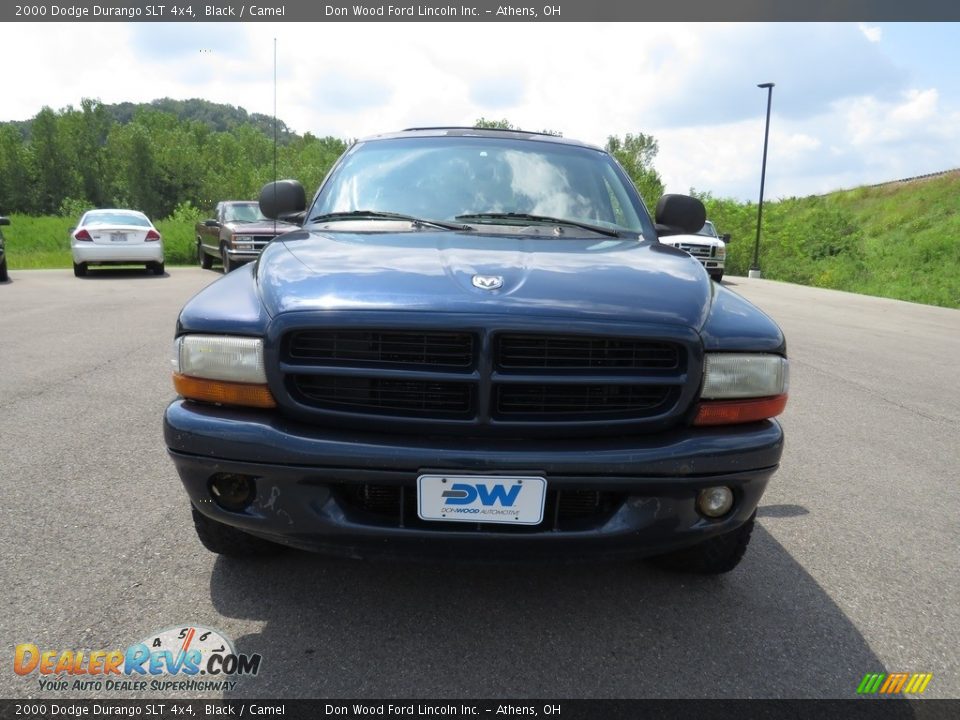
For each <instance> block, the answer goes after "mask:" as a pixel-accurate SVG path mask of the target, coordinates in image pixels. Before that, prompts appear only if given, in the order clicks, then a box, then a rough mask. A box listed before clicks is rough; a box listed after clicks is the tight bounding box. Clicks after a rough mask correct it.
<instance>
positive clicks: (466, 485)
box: [417, 475, 547, 525]
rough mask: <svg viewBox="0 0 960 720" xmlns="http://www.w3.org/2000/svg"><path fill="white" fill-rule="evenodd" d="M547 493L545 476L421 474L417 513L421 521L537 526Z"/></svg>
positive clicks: (418, 480)
mask: <svg viewBox="0 0 960 720" xmlns="http://www.w3.org/2000/svg"><path fill="white" fill-rule="evenodd" d="M546 495H547V481H546V480H545V479H543V478H542V477H526V476H524V477H508V476H501V475H497V476H491V475H421V476H420V477H418V478H417V514H418V515H419V516H420V519H421V520H439V521H445V522H472V523H478V522H484V523H510V524H513V525H538V524H539V523H540V522H541V521H542V520H543V503H544V500H545V499H546Z"/></svg>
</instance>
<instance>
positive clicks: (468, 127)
mask: <svg viewBox="0 0 960 720" xmlns="http://www.w3.org/2000/svg"><path fill="white" fill-rule="evenodd" d="M415 130H492V131H494V132H512V133H520V134H521V135H545V136H546V137H560V136H559V135H557V134H556V133H550V132H543V131H536V130H521V129H519V128H493V127H477V126H476V125H437V126H435V127H410V128H404V129H403V130H402V131H401V132H412V131H415Z"/></svg>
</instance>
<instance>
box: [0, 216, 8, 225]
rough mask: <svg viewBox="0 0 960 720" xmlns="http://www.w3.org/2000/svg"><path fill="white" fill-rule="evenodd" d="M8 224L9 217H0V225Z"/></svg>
mask: <svg viewBox="0 0 960 720" xmlns="http://www.w3.org/2000/svg"><path fill="white" fill-rule="evenodd" d="M9 224H10V218H8V217H0V225H9Z"/></svg>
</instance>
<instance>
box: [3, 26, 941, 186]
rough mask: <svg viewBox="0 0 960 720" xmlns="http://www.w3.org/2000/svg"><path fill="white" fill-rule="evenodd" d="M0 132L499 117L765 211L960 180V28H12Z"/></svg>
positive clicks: (296, 126)
mask: <svg viewBox="0 0 960 720" xmlns="http://www.w3.org/2000/svg"><path fill="white" fill-rule="evenodd" d="M4 36H5V37H4V43H3V44H4V56H5V57H6V58H8V60H9V58H17V57H21V58H30V72H29V73H26V72H17V71H16V68H15V67H14V66H13V65H12V64H11V63H10V62H9V61H8V62H5V63H4V65H5V67H4V70H3V75H4V77H3V78H2V86H3V96H2V100H0V120H25V119H28V118H30V117H33V116H34V115H35V114H36V113H37V112H38V111H39V110H40V109H41V108H42V107H44V106H49V107H52V108H54V109H60V108H64V107H66V106H68V105H72V106H74V107H79V104H80V100H81V99H82V98H96V99H99V100H100V101H102V102H104V103H117V102H123V101H131V102H148V101H150V100H153V99H156V98H161V97H172V98H177V99H187V98H193V97H199V98H203V99H206V100H210V101H213V102H219V103H229V104H231V105H239V106H241V107H243V108H245V109H246V110H248V111H250V112H259V113H264V114H268V115H272V114H273V107H274V86H273V77H274V66H273V56H274V38H276V45H277V87H276V96H277V98H276V102H277V115H278V117H279V118H280V119H281V120H283V121H284V122H285V123H286V124H287V125H288V126H289V127H290V128H291V129H293V130H294V131H296V132H298V133H306V132H310V133H312V134H314V135H317V136H321V137H322V136H327V135H332V136H335V137H340V138H343V139H351V138H358V137H364V136H366V135H373V134H377V133H381V132H391V131H394V130H398V129H402V128H406V127H418V126H437V125H472V124H473V123H474V122H475V121H476V120H477V119H478V118H480V117H484V118H488V119H501V118H506V119H508V120H509V121H510V122H512V123H513V124H514V125H515V126H519V127H522V128H524V129H527V130H544V129H548V130H552V131H558V132H560V133H562V134H563V135H564V136H565V137H570V138H576V139H578V140H583V141H586V142H589V143H592V144H595V145H603V144H604V142H605V141H606V138H607V137H608V136H610V135H618V136H623V135H625V134H627V133H645V134H648V135H652V136H653V137H654V138H656V140H657V142H658V144H659V153H658V155H657V157H656V159H655V161H654V166H655V167H656V169H657V170H658V171H659V172H660V174H661V177H662V178H663V180H664V183H665V186H666V189H667V191H668V192H681V193H683V192H688V191H689V190H690V189H691V188H695V189H696V190H698V191H708V192H710V193H712V194H713V195H714V196H716V197H731V198H736V199H738V200H753V201H756V199H757V197H758V194H759V186H760V166H761V158H762V153H763V133H764V122H765V113H766V104H767V91H766V90H763V89H760V88H757V84H758V83H766V82H773V83H775V87H774V89H773V96H772V113H771V120H770V140H769V151H768V159H767V177H766V189H765V198H766V199H777V198H785V197H799V196H805V195H811V194H820V193H825V192H830V191H832V190H838V189H844V188H851V187H856V186H858V185H864V184H873V183H881V182H885V181H889V180H896V179H900V178H904V177H911V176H915V175H920V174H926V173H932V172H939V171H942V170H949V169H954V168H958V167H960V72H957V68H960V24H956V23H796V24H794V23H744V24H702V25H701V24H684V23H681V24H656V23H615V24H601V23H550V24H547V23H544V24H536V23H495V24H490V23H449V24H447V23H422V24H421V23H406V22H403V23H373V22H370V23H335V24H323V23H317V24H312V23H280V24H270V23H243V24H241V23H225V24H220V25H217V24H210V23H202V24H201V23H198V24H190V23H171V24H160V23H102V24H101V23H18V24H17V25H16V26H14V25H8V26H7V28H6V30H5V32H4Z"/></svg>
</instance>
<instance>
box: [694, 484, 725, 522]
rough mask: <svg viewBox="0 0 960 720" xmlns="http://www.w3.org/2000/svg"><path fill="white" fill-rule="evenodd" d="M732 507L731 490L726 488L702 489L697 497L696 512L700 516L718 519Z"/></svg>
mask: <svg viewBox="0 0 960 720" xmlns="http://www.w3.org/2000/svg"><path fill="white" fill-rule="evenodd" d="M732 507H733V490H731V489H730V488H728V487H712V488H704V489H703V490H701V491H700V494H699V495H697V510H699V511H700V513H701V514H702V515H706V516H707V517H710V518H718V517H721V516H723V515H726V514H727V513H728V512H730V508H732Z"/></svg>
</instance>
